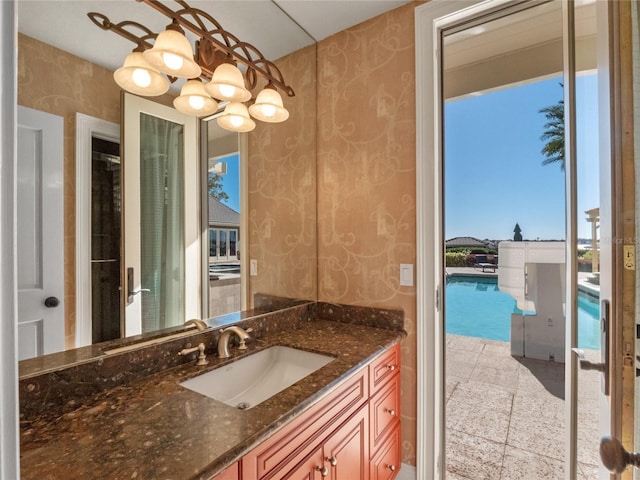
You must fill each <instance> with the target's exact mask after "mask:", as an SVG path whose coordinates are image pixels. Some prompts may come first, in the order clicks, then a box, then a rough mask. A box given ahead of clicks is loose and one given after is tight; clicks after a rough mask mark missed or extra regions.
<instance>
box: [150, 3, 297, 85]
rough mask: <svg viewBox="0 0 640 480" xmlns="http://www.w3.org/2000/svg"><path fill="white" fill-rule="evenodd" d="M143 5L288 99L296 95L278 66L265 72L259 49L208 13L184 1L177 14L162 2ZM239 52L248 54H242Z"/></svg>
mask: <svg viewBox="0 0 640 480" xmlns="http://www.w3.org/2000/svg"><path fill="white" fill-rule="evenodd" d="M139 1H142V2H144V3H146V4H147V5H149V6H150V7H152V8H154V9H155V10H157V11H158V12H160V13H162V14H163V15H165V16H166V17H168V18H171V19H172V20H174V21H176V22H178V23H179V24H180V26H181V27H183V28H185V29H186V30H189V31H190V32H192V33H193V34H195V35H197V36H198V37H200V38H202V39H206V40H207V41H209V42H211V44H212V45H213V47H214V48H215V49H218V50H221V51H223V52H225V53H227V54H228V55H230V56H231V57H232V58H233V59H234V61H236V63H239V64H241V65H244V66H245V67H247V69H252V70H254V71H255V73H256V74H257V75H259V76H261V77H263V78H264V79H266V81H267V83H271V84H272V85H274V86H276V87H278V88H280V89H281V90H282V91H283V92H286V93H287V95H288V96H294V95H295V92H294V91H293V88H291V87H290V86H289V85H287V84H286V83H285V82H284V80H283V76H282V73H281V72H280V70H279V69H278V68H277V67H276V66H275V64H273V63H272V62H269V63H270V66H269V68H267V69H265V68H264V67H263V65H265V63H266V62H268V60H266V58H265V57H264V56H263V55H262V53H261V52H260V51H259V50H258V49H257V48H256V47H254V46H253V45H251V44H248V43H246V42H240V41H239V40H238V39H237V38H236V37H235V36H234V35H233V34H231V33H229V32H227V31H226V30H224V29H223V28H222V27H221V26H220V24H219V23H218V22H217V21H216V20H215V19H214V18H213V17H211V15H209V14H208V13H207V12H204V11H202V10H199V9H197V8H192V7H190V6H189V5H188V4H187V2H186V1H184V0H178V2H177V3H178V4H179V5H180V6H181V7H182V9H181V10H175V11H174V10H172V9H171V8H169V7H167V6H166V5H165V4H164V3H162V2H161V1H160V0H139ZM190 18H191V19H193V21H192V20H190ZM203 19H204V20H206V21H208V22H210V23H211V24H212V25H213V26H214V27H215V28H214V29H211V30H209V29H207V28H206V25H205V21H204V20H203ZM214 35H215V36H214ZM217 37H220V38H221V39H222V40H219V39H218V38H217ZM238 44H240V46H238ZM248 47H251V51H252V52H254V53H255V54H256V56H257V57H258V59H257V60H256V59H254V58H252V56H251V55H247V53H246V49H247V48H248ZM238 49H239V50H240V52H243V53H244V54H243V53H239V52H238ZM273 70H276V71H277V74H276V75H274V73H273Z"/></svg>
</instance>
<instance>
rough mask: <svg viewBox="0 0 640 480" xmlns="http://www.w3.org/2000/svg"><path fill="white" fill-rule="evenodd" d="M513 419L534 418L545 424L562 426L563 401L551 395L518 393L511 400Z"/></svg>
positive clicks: (563, 414)
mask: <svg viewBox="0 0 640 480" xmlns="http://www.w3.org/2000/svg"><path fill="white" fill-rule="evenodd" d="M512 416H514V417H535V418H537V419H540V420H541V421H543V422H545V423H553V422H556V423H558V424H559V425H564V418H565V405H564V400H562V399H560V398H557V397H555V396H553V395H548V394H547V395H544V394H542V393H535V394H534V393H529V392H521V391H518V392H517V393H516V394H515V396H514V399H513V411H512Z"/></svg>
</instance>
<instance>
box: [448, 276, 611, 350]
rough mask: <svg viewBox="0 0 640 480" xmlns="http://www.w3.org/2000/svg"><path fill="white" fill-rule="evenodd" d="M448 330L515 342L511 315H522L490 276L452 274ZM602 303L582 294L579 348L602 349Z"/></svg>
mask: <svg viewBox="0 0 640 480" xmlns="http://www.w3.org/2000/svg"><path fill="white" fill-rule="evenodd" d="M445 312H446V316H445V322H446V331H447V333H455V334H458V335H466V336H468V337H479V338H487V339H491V340H501V341H503V342H509V341H510V340H511V336H510V335H511V314H512V313H514V312H518V313H521V311H520V310H519V309H518V308H517V307H516V301H515V300H514V298H513V297H512V296H511V295H507V294H506V293H502V292H501V291H500V290H498V280H497V279H496V278H489V277H468V276H459V275H450V276H449V277H448V279H447V288H446V310H445ZM599 312H600V307H599V305H598V301H597V300H596V299H595V298H592V297H591V296H587V295H585V294H583V293H579V294H578V346H579V347H580V348H589V349H600V313H599Z"/></svg>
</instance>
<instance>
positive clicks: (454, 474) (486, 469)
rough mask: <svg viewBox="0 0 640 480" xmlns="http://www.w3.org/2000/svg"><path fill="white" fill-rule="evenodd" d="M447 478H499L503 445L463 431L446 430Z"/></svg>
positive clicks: (476, 479) (489, 479)
mask: <svg viewBox="0 0 640 480" xmlns="http://www.w3.org/2000/svg"><path fill="white" fill-rule="evenodd" d="M447 435H448V437H447V446H446V458H447V479H455V478H465V479H466V478H468V479H473V480H499V479H500V469H501V468H502V456H503V453H504V445H503V444H500V443H498V442H492V441H490V440H486V439H484V438H479V437H474V436H473V435H469V434H466V433H463V432H456V431H450V432H447Z"/></svg>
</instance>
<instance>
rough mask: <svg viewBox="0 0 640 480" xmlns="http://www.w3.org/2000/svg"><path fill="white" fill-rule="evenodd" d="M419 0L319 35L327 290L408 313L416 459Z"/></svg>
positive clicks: (322, 296)
mask: <svg viewBox="0 0 640 480" xmlns="http://www.w3.org/2000/svg"><path fill="white" fill-rule="evenodd" d="M414 8H415V5H414V4H413V3H409V4H407V5H405V6H403V7H400V8H398V9H396V10H393V11H391V12H389V13H386V14H384V15H381V16H379V17H376V18H374V19H371V20H369V21H367V22H364V23H362V24H360V25H358V26H355V27H352V28H349V29H347V30H345V31H342V32H339V33H337V34H336V35H334V36H332V37H329V38H327V39H325V40H323V41H321V42H319V45H318V279H319V280H318V300H319V301H322V302H328V303H344V304H349V305H361V306H372V307H384V308H400V309H402V310H404V313H405V329H406V330H407V331H408V333H409V337H408V338H407V339H405V340H404V341H403V343H402V421H403V444H402V455H403V458H402V461H403V462H406V463H410V464H415V438H416V388H415V383H416V336H415V322H416V290H415V287H405V286H400V284H399V283H400V282H399V278H400V264H401V263H410V264H414V265H415V262H416V220H415V215H416V192H415V182H416V181H415V162H416V157H415V74H414V70H415V68H414V64H415V61H414V43H415V41H414Z"/></svg>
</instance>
